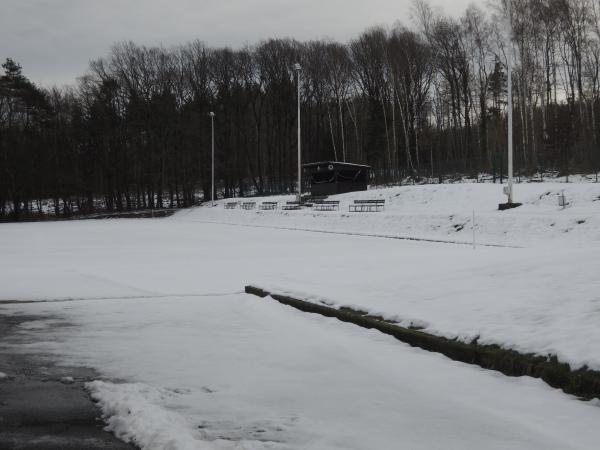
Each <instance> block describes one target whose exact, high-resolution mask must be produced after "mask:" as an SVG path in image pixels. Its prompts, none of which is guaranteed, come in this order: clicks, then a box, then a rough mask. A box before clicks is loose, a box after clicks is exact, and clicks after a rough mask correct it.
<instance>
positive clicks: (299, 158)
mask: <svg viewBox="0 0 600 450" xmlns="http://www.w3.org/2000/svg"><path fill="white" fill-rule="evenodd" d="M294 70H295V71H296V83H297V85H298V95H297V97H298V202H301V201H302V150H301V148H302V147H301V138H300V71H301V70H302V67H301V66H300V64H299V63H296V64H294Z"/></svg>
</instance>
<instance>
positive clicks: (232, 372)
mask: <svg viewBox="0 0 600 450" xmlns="http://www.w3.org/2000/svg"><path fill="white" fill-rule="evenodd" d="M13 308H15V307H13V306H11V308H10V309H11V310H13V311H14V310H15V309H18V310H21V311H25V312H33V313H35V314H40V313H41V314H48V315H50V316H57V315H60V316H62V317H63V318H64V320H65V325H69V326H64V327H60V324H58V323H57V322H56V320H52V321H51V322H50V324H49V325H48V327H45V326H44V325H45V323H44V322H43V321H36V322H35V323H33V324H27V323H26V324H24V326H23V328H24V330H23V331H24V333H25V334H26V335H27V337H29V338H31V336H32V335H33V337H34V340H35V341H37V343H34V344H28V345H27V349H28V350H29V351H34V352H40V351H41V352H45V353H51V354H56V355H57V357H59V358H62V359H63V360H64V361H65V362H66V363H69V364H87V365H91V366H94V367H99V368H101V370H102V372H103V373H104V374H106V375H107V376H110V377H112V378H118V379H121V380H122V381H123V382H122V383H111V382H105V381H95V382H93V383H91V384H90V386H89V387H90V390H91V392H92V395H93V396H94V397H95V398H96V399H97V400H99V404H100V406H101V408H102V409H103V411H104V413H105V414H106V416H107V418H108V424H109V428H110V429H111V430H112V431H114V432H115V433H116V434H117V435H118V436H119V437H121V438H123V439H125V440H133V441H134V442H136V443H137V444H138V445H140V446H141V447H142V448H144V449H156V450H164V449H170V450H171V449H172V450H188V449H189V450H191V449H298V450H299V449H339V450H353V449H355V450H364V449H395V448H407V449H414V450H417V449H423V450H425V449H427V450H429V449H438V448H444V449H456V450H470V449H473V450H479V449H483V448H485V449H506V448H511V449H523V450H525V449H526V450H536V449H540V450H542V449H543V450H549V449H557V450H566V449H593V448H595V446H596V445H597V442H598V440H599V439H600V429H598V427H597V426H596V425H597V424H598V421H600V407H599V406H600V405H598V404H597V403H585V402H580V401H577V400H575V399H573V398H570V397H568V396H566V395H564V394H562V393H561V392H559V391H557V390H554V389H551V388H549V387H548V386H546V385H545V384H544V383H543V382H541V381H539V380H533V379H529V378H527V377H522V378H509V377H505V376H502V375H500V374H498V373H495V372H491V371H485V370H482V369H479V368H476V367H473V366H468V365H466V364H462V363H455V362H452V361H450V360H448V359H446V358H444V357H442V356H440V355H436V354H432V353H428V352H425V351H421V350H418V349H414V348H411V347H409V346H407V345H405V344H402V343H399V342H398V341H396V340H394V339H393V338H390V337H389V336H385V335H382V334H380V333H378V332H374V331H367V330H363V329H361V328H358V327H355V326H353V325H349V324H344V323H341V322H338V321H336V320H334V319H327V318H323V317H320V316H317V315H309V314H304V313H301V312H299V311H296V310H294V309H292V308H288V307H285V306H283V305H280V304H278V303H276V302H273V301H269V300H262V299H257V298H255V297H252V296H248V295H244V294H234V295H229V296H221V297H203V298H176V297H171V298H165V299H129V300H125V299H120V300H98V301H80V302H69V303H68V304H64V303H46V304H43V305H39V304H33V305H32V304H29V305H19V306H18V308H15V309H13ZM73 324H76V325H77V326H73Z"/></svg>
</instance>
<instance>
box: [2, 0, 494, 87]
mask: <svg viewBox="0 0 600 450" xmlns="http://www.w3.org/2000/svg"><path fill="white" fill-rule="evenodd" d="M473 2H475V3H482V0H431V1H430V3H431V4H432V5H434V6H436V7H441V8H442V9H443V10H444V11H445V12H447V13H449V14H453V15H456V14H460V13H462V11H464V9H465V8H466V7H467V5H468V4H470V3H473ZM410 5H411V0H0V58H1V59H2V61H4V60H5V59H6V58H7V57H11V58H13V59H15V60H16V61H18V62H19V63H20V64H21V65H22V66H23V70H24V72H25V75H26V76H28V77H29V78H30V79H31V80H32V81H34V82H36V83H40V84H42V85H45V86H48V85H50V84H67V83H73V82H74V81H75V79H76V77H78V76H79V75H81V74H83V73H84V72H85V70H86V69H87V66H88V62H89V60H90V59H95V58H98V57H100V56H104V55H106V54H107V53H108V51H109V49H110V46H111V45H112V44H113V43H115V42H117V41H123V40H132V41H134V42H136V43H140V44H145V45H161V44H162V45H164V46H167V47H168V46H171V45H175V44H179V43H184V42H187V41H191V40H194V39H200V40H202V41H204V42H205V43H206V44H207V45H209V46H213V47H218V46H231V47H238V46H241V45H244V44H246V43H256V42H259V41H260V40H263V39H267V38H270V37H293V38H296V39H298V40H308V39H315V38H332V39H336V40H340V41H347V40H348V39H350V38H352V37H355V36H357V35H358V34H359V33H360V32H361V31H362V30H364V29H365V28H367V27H369V26H373V25H391V24H393V23H394V22H396V21H398V20H400V21H401V22H403V23H407V24H408V23H409V22H410Z"/></svg>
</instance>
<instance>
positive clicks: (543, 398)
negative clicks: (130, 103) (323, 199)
mask: <svg viewBox="0 0 600 450" xmlns="http://www.w3.org/2000/svg"><path fill="white" fill-rule="evenodd" d="M516 189H517V200H518V201H522V202H523V203H524V205H523V206H522V207H521V208H518V209H515V210H512V211H506V212H498V211H496V208H497V204H498V203H499V202H501V201H504V197H503V196H502V195H501V187H500V186H499V185H489V184H470V185H467V184H465V185H443V186H414V187H413V186H411V187H401V188H389V189H382V190H376V191H375V190H373V191H368V192H362V193H355V194H346V195H343V196H339V197H340V199H341V201H342V210H341V211H340V212H327V213H325V212H323V213H315V212H312V211H289V212H284V211H264V212H263V211H260V212H259V211H242V210H239V209H237V210H225V209H224V208H223V207H222V204H219V206H218V207H215V208H211V207H200V208H195V209H191V210H187V211H181V212H180V213H177V214H176V215H175V216H173V217H172V218H169V219H155V220H151V219H148V220H147V219H132V220H107V221H78V222H55V223H30V224H3V225H0V286H2V289H1V290H0V300H69V299H73V300H75V301H65V302H53V303H33V304H26V303H17V304H10V305H0V307H1V308H2V309H1V310H0V313H8V314H17V313H20V312H27V313H32V314H50V315H52V316H58V317H61V318H62V320H65V321H67V322H69V323H71V324H73V325H75V326H69V327H58V328H56V327H48V326H46V324H45V323H44V322H42V323H37V324H29V325H28V326H26V327H24V328H23V334H24V336H29V337H31V336H33V337H34V338H35V339H33V340H32V341H33V343H32V344H27V345H24V344H22V343H21V344H14V345H17V347H18V348H21V349H27V350H32V351H38V350H40V349H42V350H45V351H49V352H51V353H53V354H56V355H57V357H59V358H63V359H64V361H65V362H67V363H69V364H87V365H90V366H93V367H95V368H97V369H99V371H100V372H101V373H103V374H104V375H106V377H108V378H110V379H113V380H114V379H120V380H123V381H126V383H125V384H112V383H94V384H93V385H91V387H90V388H91V389H92V391H93V392H94V395H95V396H97V398H98V399H99V400H100V403H101V405H102V406H103V408H104V410H105V412H106V414H107V416H108V417H110V419H109V421H110V422H109V423H110V424H111V427H112V428H113V430H115V431H117V432H119V433H123V435H125V436H135V437H136V438H137V439H139V442H140V443H142V444H143V447H144V448H176V449H179V448H250V449H252V448H302V449H304V448H311V449H313V448H314V449H321V448H323V449H330V448H331V449H333V448H339V449H345V448H356V449H359V448H360V449H364V448H382V449H387V448H398V447H399V446H401V447H402V448H411V449H412V448H424V449H425V448H440V447H443V444H444V445H445V447H443V448H457V449H459V448H460V449H469V448H474V449H475V448H507V446H508V447H510V448H523V449H531V448H557V449H559V448H561V449H562V448H581V449H587V448H595V447H594V445H595V444H593V443H594V442H596V443H597V442H598V438H599V437H600V434H598V433H600V431H597V427H594V425H593V424H595V423H598V420H599V419H600V408H598V406H597V405H595V404H593V403H592V404H590V403H582V402H578V401H575V400H574V399H572V398H570V397H568V396H566V395H564V394H561V393H559V392H556V391H554V390H552V389H550V388H548V387H546V386H545V385H543V384H542V383H541V382H538V381H534V380H529V379H526V378H524V379H509V378H506V377H504V376H501V375H498V374H495V373H490V372H487V371H483V370H480V369H477V368H474V367H469V366H465V365H462V364H456V363H452V362H450V361H449V360H447V359H445V358H443V357H441V356H439V355H433V354H429V353H424V352H421V351H418V350H414V349H410V348H408V347H406V346H405V345H403V344H401V343H399V342H397V341H394V340H391V339H389V338H387V337H384V336H381V335H378V334H377V333H374V332H367V331H364V330H361V329H359V328H357V327H353V326H351V325H347V324H341V323H337V322H335V321H333V320H330V319H323V318H319V317H316V316H310V315H306V314H303V313H300V312H298V311H295V310H293V309H291V308H286V307H283V306H281V305H278V304H275V302H270V301H269V300H261V299H258V298H255V297H251V296H247V295H244V294H242V291H243V288H244V286H245V285H247V284H255V285H258V286H262V287H265V288H269V289H273V290H278V291H285V292H291V293H294V294H296V295H299V296H302V297H303V298H308V299H311V300H314V301H319V300H325V301H327V302H329V303H332V304H335V305H338V306H341V305H350V306H354V307H357V308H359V309H363V310H368V311H370V312H374V313H378V314H382V315H384V316H386V317H388V318H391V319H396V320H398V321H400V322H402V323H413V324H418V325H421V326H423V327H425V328H426V329H427V330H428V331H430V332H433V333H437V334H441V335H445V336H457V337H459V338H461V339H465V340H471V339H473V338H475V337H479V341H480V342H490V343H491V342H494V343H498V344H501V345H503V346H505V347H509V348H516V349H519V350H522V351H532V352H537V353H540V354H547V353H551V354H556V355H557V356H558V357H559V359H560V360H561V361H566V362H569V363H571V364H573V366H576V367H579V366H582V365H588V366H589V367H592V368H595V369H600V327H598V323H600V276H598V274H600V257H599V256H598V251H599V250H600V231H599V230H600V200H598V199H599V198H600V185H597V184H593V183H578V184H575V183H573V184H560V183H548V184H546V183H543V184H533V183H532V184H523V185H518V186H517V188H516ZM563 189H564V191H565V194H566V196H567V200H568V201H569V202H570V203H571V204H570V205H569V207H567V208H566V209H565V210H562V209H560V208H559V207H558V205H557V199H556V194H557V193H558V192H561V191H562V190H563ZM379 196H382V197H384V198H385V199H386V203H387V205H388V206H387V209H386V212H384V213H371V214H366V213H365V214H349V213H348V212H347V205H348V203H349V202H350V201H351V200H353V199H355V198H374V197H379ZM288 199H289V198H288ZM269 200H271V198H270V199H269ZM258 201H260V199H259V200H258ZM473 210H475V212H476V241H477V242H478V243H485V244H500V245H502V246H500V247H487V246H477V248H476V249H473V248H472V247H471V246H470V245H455V244H446V243H435V242H416V241H407V240H399V239H386V238H383V237H369V236H368V235H379V236H390V237H413V238H427V239H433V240H438V241H452V242H464V243H470V242H471V239H472V228H471V222H470V220H471V217H472V212H473ZM223 224H228V225H223ZM457 225H458V226H457ZM461 226H462V229H460V228H461ZM299 230H305V231H299ZM314 231H326V232H327V233H321V232H314ZM340 233H341V234H340ZM344 233H345V234H344ZM361 234H362V235H363V236H361ZM505 245H506V246H505ZM515 247H516V248H515ZM0 371H2V372H4V370H3V368H2V367H0ZM9 375H10V374H9ZM128 411H133V412H135V414H128ZM432 430H434V431H433V432H432ZM169 446H170V447H169ZM186 446H187V447H186ZM236 446H237V447H236Z"/></svg>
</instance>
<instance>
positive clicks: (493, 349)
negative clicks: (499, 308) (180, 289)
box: [245, 286, 600, 400]
mask: <svg viewBox="0 0 600 450" xmlns="http://www.w3.org/2000/svg"><path fill="white" fill-rule="evenodd" d="M245 291H246V293H247V294H252V295H255V296H258V297H261V298H265V297H271V298H272V299H274V300H276V301H278V302H279V303H282V304H284V305H288V306H291V307H293V308H296V309H299V310H300V311H304V312H308V313H314V314H320V315H322V316H326V317H333V318H336V319H338V320H341V321H342V322H349V323H353V324H355V325H358V326H360V327H362V328H369V329H376V330H378V331H380V332H382V333H384V334H388V335H391V336H393V337H395V338H396V339H398V340H399V341H402V342H405V343H407V344H409V345H411V346H412V347H419V348H422V349H424V350H428V351H431V352H435V353H441V354H443V355H445V356H447V357H448V358H450V359H452V360H455V361H460V362H464V363H467V364H473V365H477V366H479V367H482V368H484V369H490V370H496V371H498V372H501V373H503V374H504V375H508V376H525V375H526V376H530V377H534V378H539V379H541V380H543V381H545V382H546V383H547V384H548V385H550V386H552V387H554V388H558V389H562V390H563V391H564V392H565V393H567V394H572V395H575V396H577V397H579V398H580V399H582V400H591V399H594V398H597V399H600V371H595V370H590V369H587V368H581V369H577V370H572V369H571V367H570V366H569V364H566V363H562V362H560V361H558V359H557V358H556V356H547V357H545V356H540V355H535V354H529V353H520V352H517V351H515V350H509V349H504V348H502V347H500V346H497V345H481V344H478V343H477V342H476V341H473V342H470V343H468V342H461V341H458V340H456V339H448V338H445V337H442V336H436V335H433V334H429V333H426V332H424V331H422V330H419V329H413V328H406V327H402V326H399V325H398V324H397V323H394V322H391V321H387V320H385V319H383V318H382V317H376V316H370V315H368V314H365V313H364V312H361V311H356V310H352V309H349V308H343V309H337V308H333V307H331V306H326V305H323V304H318V303H313V302H310V301H306V300H302V299H298V298H293V297H290V296H287V295H280V294H276V293H272V292H269V291H266V290H264V289H262V288H260V287H256V286H246V288H245Z"/></svg>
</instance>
